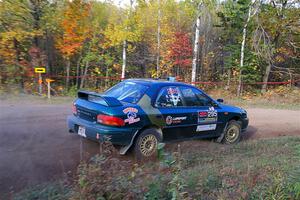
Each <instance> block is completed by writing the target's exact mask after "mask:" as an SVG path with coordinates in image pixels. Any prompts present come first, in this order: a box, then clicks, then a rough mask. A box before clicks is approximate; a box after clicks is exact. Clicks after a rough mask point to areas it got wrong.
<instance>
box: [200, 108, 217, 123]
mask: <svg viewBox="0 0 300 200" xmlns="http://www.w3.org/2000/svg"><path fill="white" fill-rule="evenodd" d="M217 121H218V111H217V110H215V108H214V107H210V108H209V109H208V110H206V111H199V112H198V123H199V124H203V123H211V122H217Z"/></svg>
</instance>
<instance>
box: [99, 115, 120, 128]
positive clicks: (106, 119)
mask: <svg viewBox="0 0 300 200" xmlns="http://www.w3.org/2000/svg"><path fill="white" fill-rule="evenodd" d="M97 122H98V123H100V124H105V125H109V126H124V125H125V122H124V120H123V119H121V118H119V117H114V116H109V115H101V114H100V115H97Z"/></svg>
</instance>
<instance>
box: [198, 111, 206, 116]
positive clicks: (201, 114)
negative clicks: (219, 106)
mask: <svg viewBox="0 0 300 200" xmlns="http://www.w3.org/2000/svg"><path fill="white" fill-rule="evenodd" d="M207 115H208V113H207V111H200V112H199V113H198V116H199V117H207Z"/></svg>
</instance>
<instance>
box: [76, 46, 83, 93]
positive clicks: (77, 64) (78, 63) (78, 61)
mask: <svg viewBox="0 0 300 200" xmlns="http://www.w3.org/2000/svg"><path fill="white" fill-rule="evenodd" d="M81 58H82V53H81V52H80V56H79V58H78V60H77V63H76V88H77V89H78V86H79V76H80V74H79V73H80V72H79V68H80V61H81Z"/></svg>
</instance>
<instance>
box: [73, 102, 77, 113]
mask: <svg viewBox="0 0 300 200" xmlns="http://www.w3.org/2000/svg"><path fill="white" fill-rule="evenodd" d="M72 113H73V114H74V115H77V108H76V106H75V104H72Z"/></svg>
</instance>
